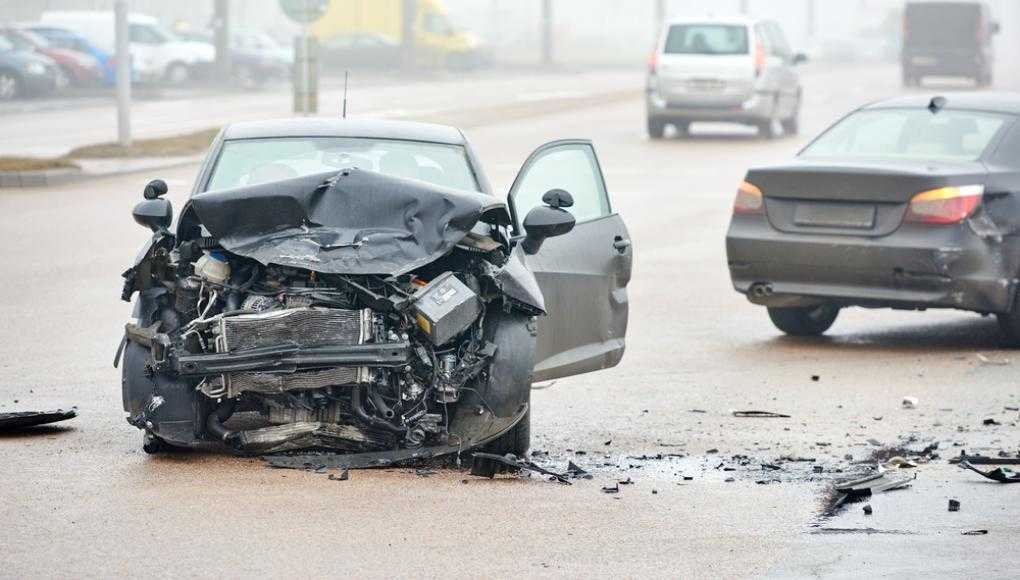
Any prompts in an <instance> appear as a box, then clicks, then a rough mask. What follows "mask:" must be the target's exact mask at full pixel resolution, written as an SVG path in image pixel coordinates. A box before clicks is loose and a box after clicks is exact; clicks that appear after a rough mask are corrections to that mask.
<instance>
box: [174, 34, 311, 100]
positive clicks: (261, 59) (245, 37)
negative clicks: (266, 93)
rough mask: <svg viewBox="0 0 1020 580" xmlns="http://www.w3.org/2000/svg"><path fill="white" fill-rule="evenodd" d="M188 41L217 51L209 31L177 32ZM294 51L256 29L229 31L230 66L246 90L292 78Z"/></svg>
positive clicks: (234, 78)
mask: <svg viewBox="0 0 1020 580" xmlns="http://www.w3.org/2000/svg"><path fill="white" fill-rule="evenodd" d="M177 34H178V36H180V37H182V38H186V39H187V40H191V41H195V42H202V43H205V44H208V45H209V46H210V47H212V48H213V50H214V51H215V42H216V41H215V35H214V33H213V32H212V31H210V30H195V31H187V32H178V33H177ZM293 64H294V50H293V49H291V48H286V47H284V46H282V45H280V43H278V42H277V41H276V40H275V39H274V38H273V37H271V36H269V35H268V34H266V33H264V32H262V31H260V30H257V29H253V28H237V29H231V30H230V67H231V71H232V72H231V74H232V76H233V80H234V82H236V83H237V84H238V85H240V86H241V87H244V88H258V87H261V86H262V85H264V84H266V83H267V82H271V81H285V80H289V79H290V75H291V69H292V68H293Z"/></svg>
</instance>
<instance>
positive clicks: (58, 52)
mask: <svg viewBox="0 0 1020 580" xmlns="http://www.w3.org/2000/svg"><path fill="white" fill-rule="evenodd" d="M0 36H3V37H4V38H6V39H7V40H8V41H10V43H11V44H13V45H14V46H15V47H17V48H18V49H21V50H30V51H34V52H37V53H39V54H42V55H45V56H47V57H49V58H50V59H52V60H53V62H55V63H57V66H59V67H60V74H59V75H58V77H57V87H58V88H63V87H64V86H66V85H69V84H71V85H74V86H77V87H92V86H96V85H98V84H100V83H101V82H102V78H103V70H102V66H101V65H100V64H99V61H98V60H96V58H95V57H93V56H90V55H88V54H84V53H81V52H78V51H76V50H70V49H67V48H59V47H56V46H53V45H52V44H50V42H49V41H48V40H46V38H44V37H42V36H40V35H38V34H36V33H34V32H32V31H30V30H25V29H23V28H19V27H15V26H7V27H0Z"/></svg>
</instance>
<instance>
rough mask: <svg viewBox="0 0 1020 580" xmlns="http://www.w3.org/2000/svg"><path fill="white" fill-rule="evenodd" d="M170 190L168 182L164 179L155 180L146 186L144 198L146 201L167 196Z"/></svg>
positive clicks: (143, 193)
mask: <svg viewBox="0 0 1020 580" xmlns="http://www.w3.org/2000/svg"><path fill="white" fill-rule="evenodd" d="M167 191H168V188H167V186H166V182H165V181H163V180H162V179H153V180H152V181H150V182H149V183H146V184H145V189H144V190H142V196H143V197H145V199H156V198H159V197H162V196H164V195H166V192H167Z"/></svg>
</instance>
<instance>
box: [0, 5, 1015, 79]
mask: <svg viewBox="0 0 1020 580" xmlns="http://www.w3.org/2000/svg"><path fill="white" fill-rule="evenodd" d="M113 4H114V2H113V0H0V20H4V21H14V22H19V21H32V20H35V19H37V18H38V17H39V15H40V14H41V13H42V12H44V11H47V10H112V9H113ZM445 4H446V6H447V7H448V8H449V11H450V19H451V20H452V21H453V22H454V23H456V24H457V25H459V26H460V27H462V28H465V29H468V30H470V31H472V32H474V33H476V34H478V35H479V36H480V37H481V38H482V39H483V40H484V41H485V42H486V43H487V44H488V45H489V46H490V47H491V49H492V51H493V57H494V61H495V62H496V63H497V64H498V63H504V64H515V65H520V64H529V63H537V62H539V60H540V58H541V11H542V2H541V0H446V1H445ZM662 4H663V6H664V8H665V13H666V15H667V18H668V17H680V16H701V15H716V16H724V15H734V14H739V13H740V12H741V9H742V8H743V7H745V6H746V8H747V12H748V14H750V16H752V17H756V18H769V19H773V20H776V21H778V22H779V23H780V24H781V25H782V26H783V28H784V30H785V32H786V34H787V36H788V37H789V39H790V42H791V44H792V45H793V46H794V47H795V48H796V49H798V50H803V51H805V52H807V53H808V54H809V55H810V56H811V57H812V58H813V59H814V60H831V61H848V60H864V61H866V60H870V59H882V60H895V59H896V58H898V54H899V53H898V51H899V36H900V29H901V25H900V16H901V14H902V7H903V4H904V2H903V1H902V0H847V1H844V2H834V1H831V0H665V1H664V2H663V3H662ZM988 4H989V6H990V7H991V9H992V14H993V17H994V18H995V19H996V20H998V21H999V22H1000V23H1001V24H1002V28H1003V33H1002V34H1000V35H997V36H996V39H995V43H996V50H997V52H998V53H999V55H1000V57H1002V58H1000V68H1001V61H1003V60H1005V56H1006V55H1007V54H1009V53H1011V52H1016V51H1017V50H1020V44H1018V40H1017V36H1016V35H1015V34H1012V30H1013V28H1014V27H1020V2H1016V1H1011V0H990V1H989V2H988ZM130 5H131V9H132V11H134V12H141V13H146V14H150V15H152V16H155V17H156V18H158V19H159V20H160V21H161V22H162V23H163V24H164V25H166V26H167V27H173V26H174V25H175V24H178V23H187V24H189V25H190V26H191V27H193V28H204V27H206V25H207V24H208V23H209V21H210V19H211V18H212V14H213V2H212V1H211V0H175V1H172V2H170V1H166V0H134V1H132V2H131V3H130ZM552 5H553V11H554V23H553V31H554V41H555V56H556V58H555V60H556V63H557V64H558V65H561V66H569V65H586V66H627V65H643V64H644V61H645V59H646V57H647V55H648V53H649V51H650V49H651V46H652V43H653V42H654V40H655V37H656V33H657V31H658V24H657V15H656V12H657V2H656V0H553V2H552ZM812 7H813V8H812ZM812 10H813V12H814V17H813V20H814V22H813V25H812V17H811V13H812ZM230 14H231V19H232V21H233V25H234V26H244V27H255V28H260V29H263V30H265V31H266V32H268V33H269V34H271V35H273V36H275V37H277V38H278V39H279V40H281V41H286V42H290V40H291V38H292V37H293V36H294V35H295V34H297V33H298V32H299V27H298V26H297V25H295V24H293V23H292V22H291V21H290V20H289V19H287V18H286V16H284V14H283V12H282V11H281V10H280V7H279V4H278V2H277V0H232V1H231V3H230Z"/></svg>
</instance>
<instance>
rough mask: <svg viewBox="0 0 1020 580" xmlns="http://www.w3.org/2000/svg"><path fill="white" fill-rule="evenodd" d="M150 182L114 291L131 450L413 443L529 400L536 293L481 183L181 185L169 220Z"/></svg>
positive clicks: (503, 425)
mask: <svg viewBox="0 0 1020 580" xmlns="http://www.w3.org/2000/svg"><path fill="white" fill-rule="evenodd" d="M159 185H161V187H158V188H155V189H158V190H160V191H162V192H165V184H162V183H161V182H160V183H159ZM150 194H151V195H150ZM160 195H161V193H160V192H159V191H155V190H154V191H152V192H150V191H148V188H147V191H146V196H147V197H146V201H143V202H141V203H140V204H139V205H138V206H137V207H136V208H135V213H134V215H135V218H136V219H137V220H138V221H139V223H143V224H145V225H147V226H149V227H151V228H152V230H153V232H154V235H153V237H152V239H151V240H150V242H149V243H148V245H147V246H146V248H145V249H144V250H143V251H142V253H141V254H140V255H139V257H138V258H137V259H136V261H135V264H134V266H133V267H132V268H130V269H129V270H128V271H127V272H125V273H124V279H125V285H124V291H123V293H122V296H121V297H122V298H123V299H124V300H128V301H132V300H133V301H134V303H135V312H134V318H135V322H131V323H128V324H127V325H126V328H125V340H124V341H123V342H122V345H121V353H119V354H118V357H119V356H120V354H122V355H123V361H124V366H123V385H122V391H123V394H124V409H125V410H126V411H127V413H128V421H129V422H130V423H131V424H133V425H135V426H136V427H139V428H140V429H143V430H144V431H145V436H146V449H149V448H150V447H153V446H156V447H158V445H159V444H163V443H168V444H170V445H178V446H186V447H202V446H208V445H220V444H223V443H225V444H227V445H228V446H230V447H231V448H233V449H235V450H236V451H239V452H242V453H273V452H279V451H290V450H297V449H329V450H338V451H344V452H352V453H367V452H386V453H389V455H388V456H387V457H389V458H390V459H394V458H395V457H396V456H395V455H393V454H394V453H396V454H397V455H399V456H400V457H406V456H409V455H413V456H418V457H420V456H422V455H421V453H419V452H417V451H415V450H419V449H423V448H428V449H429V450H432V452H434V453H441V452H442V453H449V452H454V451H456V450H459V449H467V448H470V447H472V446H477V445H480V444H484V443H485V442H487V441H491V440H493V438H495V437H497V436H501V434H503V433H506V432H507V431H508V429H509V428H510V427H512V426H513V425H514V424H516V422H518V421H519V420H520V419H521V418H522V417H523V416H524V414H525V413H526V412H527V410H528V393H529V391H530V383H531V375H532V372H533V369H534V361H535V352H536V335H537V332H536V328H535V324H534V319H535V316H537V315H540V314H542V313H543V312H544V311H543V301H542V296H541V292H540V291H539V290H538V287H537V284H536V282H535V279H534V276H533V275H532V274H531V272H530V271H528V270H527V268H526V266H525V265H524V263H523V259H522V257H521V255H520V252H521V251H522V250H521V245H520V244H514V243H512V242H511V240H510V239H509V237H508V233H507V230H506V229H505V226H506V225H507V224H508V223H509V216H508V214H507V213H506V209H505V207H504V206H503V205H502V204H501V203H499V202H495V201H494V200H493V198H491V197H488V196H484V195H482V194H474V193H470V192H461V191H456V190H445V189H437V188H436V187H434V186H431V185H428V184H425V183H421V182H414V181H405V180H400V179H396V178H392V177H387V176H383V175H380V174H375V173H372V172H364V171H359V170H353V169H352V170H349V171H343V172H340V173H335V172H334V173H327V174H322V175H313V176H308V177H301V178H295V179H292V180H288V181H281V182H274V183H268V184H264V185H256V186H251V187H246V188H239V189H236V190H222V191H217V192H210V193H206V194H202V195H198V196H195V197H193V198H192V199H191V200H190V201H189V203H188V205H187V206H186V207H185V209H184V212H183V213H182V215H181V218H180V220H179V223H178V225H177V233H176V234H173V233H171V232H170V231H169V229H168V226H169V223H170V221H169V217H170V215H171V208H170V206H169V203H168V202H167V201H166V200H163V199H159V196H160ZM366 200H371V203H366ZM136 294H137V296H136ZM439 448H442V449H439Z"/></svg>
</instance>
